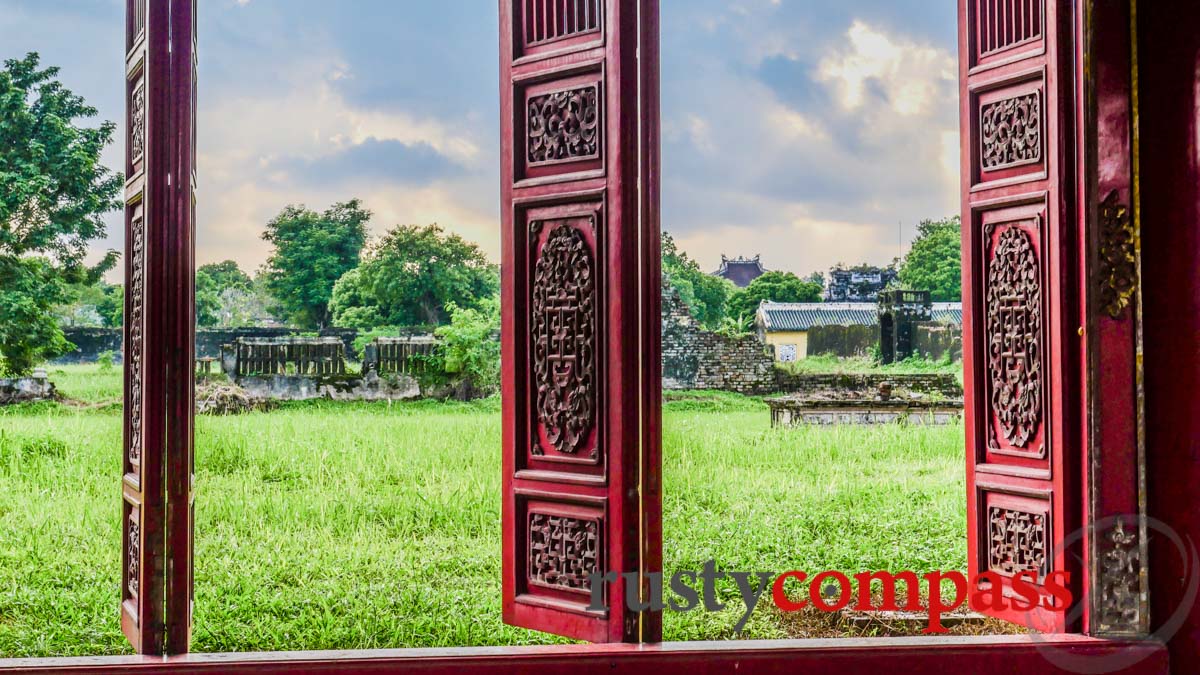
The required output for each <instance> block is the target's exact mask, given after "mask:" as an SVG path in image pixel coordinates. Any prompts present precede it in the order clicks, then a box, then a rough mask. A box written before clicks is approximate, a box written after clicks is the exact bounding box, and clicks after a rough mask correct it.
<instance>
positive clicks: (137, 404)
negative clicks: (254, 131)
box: [121, 0, 195, 654]
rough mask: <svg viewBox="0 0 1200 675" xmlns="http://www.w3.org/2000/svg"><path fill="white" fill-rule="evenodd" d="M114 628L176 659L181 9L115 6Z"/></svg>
mask: <svg viewBox="0 0 1200 675" xmlns="http://www.w3.org/2000/svg"><path fill="white" fill-rule="evenodd" d="M126 10H127V21H126V30H127V41H126V74H127V77H126V88H127V98H126V102H127V117H126V121H127V125H128V136H127V139H126V174H125V175H126V184H125V203H126V208H125V234H126V252H125V279H126V294H125V359H124V363H125V428H124V439H125V440H124V459H123V465H124V468H123V472H122V473H123V478H122V488H123V489H122V494H123V497H124V499H123V505H124V510H123V518H122V543H123V545H122V552H123V556H122V584H121V628H122V630H123V631H124V633H125V635H126V637H128V639H129V641H130V642H131V643H132V644H133V646H134V648H135V649H136V650H137V651H138V652H139V653H143V654H163V653H172V654H177V653H183V652H186V651H187V647H188V639H189V631H190V624H191V588H192V563H191V558H192V556H191V551H192V544H191V542H192V406H193V398H194V394H193V391H192V387H193V351H194V347H193V340H194V328H193V321H194V312H193V309H192V307H193V304H192V297H193V280H192V264H193V257H194V256H193V246H194V245H193V225H192V224H193V221H194V216H193V214H194V204H193V195H194V189H193V187H194V174H195V172H194V154H195V153H194V151H193V148H194V143H195V137H194V119H195V117H194V108H195V104H194V100H195V32H194V26H195V21H194V6H193V0H127V1H126Z"/></svg>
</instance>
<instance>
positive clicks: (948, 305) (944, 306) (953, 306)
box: [933, 302, 962, 326]
mask: <svg viewBox="0 0 1200 675" xmlns="http://www.w3.org/2000/svg"><path fill="white" fill-rule="evenodd" d="M933 320H934V321H937V322H938V323H953V324H958V325H960V326H961V325H962V303H961V302H935V303H933Z"/></svg>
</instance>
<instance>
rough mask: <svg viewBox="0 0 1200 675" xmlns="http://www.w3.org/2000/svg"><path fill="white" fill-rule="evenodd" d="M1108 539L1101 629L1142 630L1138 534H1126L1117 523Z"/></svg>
mask: <svg viewBox="0 0 1200 675" xmlns="http://www.w3.org/2000/svg"><path fill="white" fill-rule="evenodd" d="M1105 539H1107V540H1108V547H1107V548H1108V550H1106V551H1105V552H1104V554H1103V556H1102V557H1101V562H1100V565H1101V568H1100V586H1101V587H1100V626H1101V629H1102V630H1106V631H1118V630H1119V631H1127V632H1138V631H1140V630H1141V607H1142V594H1141V592H1140V590H1139V589H1140V588H1141V567H1142V556H1141V554H1140V553H1139V551H1138V536H1137V531H1136V530H1134V531H1131V532H1126V531H1125V524H1124V523H1123V522H1122V521H1121V520H1119V519H1118V520H1117V524H1116V525H1115V526H1114V527H1113V529H1112V530H1111V531H1109V533H1108V534H1107V535H1105Z"/></svg>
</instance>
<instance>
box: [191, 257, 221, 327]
mask: <svg viewBox="0 0 1200 675" xmlns="http://www.w3.org/2000/svg"><path fill="white" fill-rule="evenodd" d="M220 321H221V290H220V288H219V287H218V286H217V280H216V279H214V278H213V276H212V275H211V274H209V273H208V272H206V271H205V270H204V268H203V267H201V268H200V269H198V270H196V325H197V326H200V327H201V328H212V327H213V326H216V325H217V324H218V323H220Z"/></svg>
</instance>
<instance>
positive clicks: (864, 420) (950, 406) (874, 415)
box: [767, 395, 963, 427]
mask: <svg viewBox="0 0 1200 675" xmlns="http://www.w3.org/2000/svg"><path fill="white" fill-rule="evenodd" d="M767 405H769V406H770V408H771V426H773V427H780V426H799V425H804V424H822V425H825V424H934V425H939V424H952V423H954V422H957V421H958V420H960V419H962V414H963V403H962V401H959V400H951V401H947V400H942V401H937V400H931V399H914V398H888V399H882V398H879V399H845V398H843V399H838V398H814V397H811V396H800V395H792V396H781V397H779V398H771V399H767Z"/></svg>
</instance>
